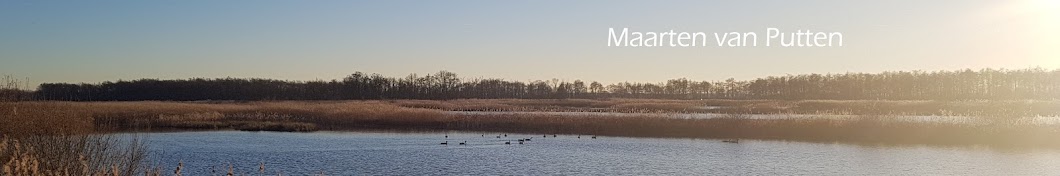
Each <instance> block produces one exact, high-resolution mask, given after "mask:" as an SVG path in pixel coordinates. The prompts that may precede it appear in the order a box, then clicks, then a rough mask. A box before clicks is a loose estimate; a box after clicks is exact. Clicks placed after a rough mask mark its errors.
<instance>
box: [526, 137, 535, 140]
mask: <svg viewBox="0 0 1060 176" xmlns="http://www.w3.org/2000/svg"><path fill="white" fill-rule="evenodd" d="M530 139H534V137H530V138H526V141H530Z"/></svg>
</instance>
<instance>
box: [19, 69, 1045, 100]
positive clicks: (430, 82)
mask: <svg viewBox="0 0 1060 176" xmlns="http://www.w3.org/2000/svg"><path fill="white" fill-rule="evenodd" d="M29 93H30V94H31V96H32V99H37V100H66V101H134V100H171V101H190V100H365V99H461V98H480V99H488V98H518V99H564V98H660V99H785V100H802V99H835V100H861V99H882V100H981V99H983V100H987V99H988V100H1011V99H1060V70H1045V69H1040V68H1037V69H1020V70H996V69H983V70H978V71H973V70H960V71H934V72H924V71H899V72H883V73H844V74H800V75H786V76H770V77H765V78H758V79H753V80H735V79H728V80H724V81H692V80H688V79H684V78H679V79H671V80H667V81H665V82H659V83H636V82H620V83H613V84H608V85H604V84H601V83H599V82H596V81H591V82H586V81H581V80H574V81H560V80H558V79H551V80H536V81H526V82H522V81H511V80H504V79H496V78H488V79H465V78H460V77H458V76H457V74H455V73H452V72H448V71H439V72H437V73H432V74H427V75H424V76H419V75H416V74H410V75H408V76H406V77H387V76H383V75H380V74H366V73H361V72H356V73H353V74H350V75H349V76H346V77H345V78H343V79H341V80H328V81H323V80H317V81H284V80H275V79H241V78H220V79H206V78H194V79H179V80H158V79H140V80H132V81H113V82H103V83H98V84H85V83H82V84H70V83H44V84H40V86H39V87H38V88H37V90H36V91H32V92H29Z"/></svg>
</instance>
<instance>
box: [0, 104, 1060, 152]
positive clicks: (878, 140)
mask: <svg viewBox="0 0 1060 176" xmlns="http://www.w3.org/2000/svg"><path fill="white" fill-rule="evenodd" d="M1051 103H1053V102H1001V103H997V102H871V101H861V102H860V103H859V102H847V101H798V102H786V101H760V100H754V101H734V100H695V101H686V100H635V99H629V100H624V99H619V100H455V101H433V100H392V101H277V102H21V103H4V104H0V110H4V111H5V112H0V114H3V115H4V117H5V118H9V119H4V121H5V122H11V123H4V124H3V127H4V128H3V129H0V130H4V131H0V132H4V133H18V132H23V131H32V130H36V131H39V132H42V133H46V132H65V131H94V132H114V131H165V130H250V131H258V130H266V131H294V132H301V131H315V130H365V129H373V130H374V129H382V130H468V131H493V132H519V133H559V134H594V135H609V136H632V137H678V138H743V139H765V140H792V141H810V142H847V143H866V144H937V145H993V146H1025V147H1060V141H1056V140H1051V139H1050V136H1057V135H1060V132H1058V131H1057V129H1060V127H1058V126H1056V125H1051V124H1037V123H1029V122H1027V120H1026V118H1019V117H1021V116H1001V115H987V114H985V113H980V114H977V115H980V116H978V117H974V118H969V119H967V120H965V121H971V122H972V123H944V122H915V121H902V120H896V119H894V118H891V116H890V115H874V114H873V113H865V114H861V115H852V117H853V118H851V119H835V118H781V119H752V118H747V115H744V114H754V113H756V112H755V111H750V110H741V111H735V112H740V113H729V114H732V115H730V116H726V117H723V118H710V119H678V118H667V117H660V116H651V115H623V116H610V115H594V114H586V115H556V114H537V113H512V114H507V113H501V114H474V113H472V114H462V113H448V112H446V111H471V110H475V111H547V110H555V111H566V110H584V111H594V110H601V109H594V108H603V110H605V111H619V112H621V111H636V112H674V111H676V110H674V109H668V108H672V107H686V106H693V107H699V106H724V107H741V108H749V109H751V108H763V107H773V108H786V109H798V108H805V109H806V110H802V111H809V110H821V109H844V112H838V111H829V112H827V113H821V112H826V111H814V112H816V113H821V114H850V113H851V112H885V111H882V110H875V111H861V110H852V109H856V108H855V107H877V109H879V108H892V107H905V106H917V105H926V106H932V107H943V106H948V107H960V108H969V107H990V106H995V105H1000V106H1003V107H1007V106H1019V107H1022V106H1025V105H1026V106H1035V107H1031V109H1032V110H1033V109H1034V108H1037V107H1038V106H1043V107H1045V106H1051V105H1052V104H1051ZM828 104H833V105H834V106H832V107H828V106H826V105H828ZM835 104H843V105H835ZM847 104H850V105H847ZM879 104H888V105H879ZM984 104H985V105H984ZM804 105H809V107H801V106H804ZM814 106H821V107H814ZM565 108H566V109H565ZM623 108H626V109H623ZM638 108H643V109H638ZM8 109H19V112H17V113H18V115H17V117H13V118H12V117H11V115H13V113H14V112H12V111H7V110H8ZM644 109H648V110H644ZM942 109H943V110H941V111H947V109H945V108H942ZM954 109H957V108H951V109H949V110H954ZM705 110H711V109H705ZM917 111H919V110H917ZM924 111H927V110H924ZM934 111H940V110H939V109H935V110H934ZM990 111H1002V110H990ZM886 112H907V111H904V109H901V108H896V109H892V110H890V111H886ZM1043 112H1045V113H1046V114H1047V113H1051V111H1043ZM757 113H761V112H757ZM785 113H789V112H784V113H779V114H785ZM907 113H908V114H916V113H915V112H907ZM950 113H951V114H960V113H975V112H972V111H964V112H959V111H958V112H950ZM789 114H791V113H789ZM895 114H900V113H895ZM1003 114H1026V112H1018V113H1003ZM822 116H826V115H822ZM23 124H36V125H38V126H39V125H44V127H45V128H41V129H24V128H23V127H24V126H25V125H23ZM48 124H51V125H48Z"/></svg>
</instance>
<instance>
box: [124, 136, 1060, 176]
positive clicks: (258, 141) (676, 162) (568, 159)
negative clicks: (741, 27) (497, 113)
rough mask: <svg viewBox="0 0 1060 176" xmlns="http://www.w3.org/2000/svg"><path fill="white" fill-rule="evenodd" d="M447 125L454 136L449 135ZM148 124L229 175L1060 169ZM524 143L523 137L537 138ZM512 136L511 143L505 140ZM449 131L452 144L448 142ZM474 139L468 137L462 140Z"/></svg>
mask: <svg viewBox="0 0 1060 176" xmlns="http://www.w3.org/2000/svg"><path fill="white" fill-rule="evenodd" d="M446 135H448V136H449V137H448V139H446V138H445V136H446ZM497 135H499V134H496V133H490V134H484V133H466V132H464V133H390V132H313V133H284V132H241V131H211V132H173V133H148V134H141V136H142V137H144V138H145V142H146V143H147V144H148V148H149V150H150V151H151V154H150V155H151V157H152V159H154V160H155V161H160V162H162V163H158V164H160V165H162V166H165V167H166V168H164V169H163V173H166V172H170V173H171V172H172V171H173V168H174V167H176V166H177V163H178V162H181V161H183V163H184V166H185V168H184V172H183V173H184V174H185V175H220V174H224V173H226V172H227V165H228V164H231V165H233V166H234V169H235V171H236V173H237V174H239V173H247V174H250V175H258V174H259V166H260V165H261V163H264V166H265V167H264V168H265V171H264V173H265V174H267V175H276V174H278V173H283V174H284V175H306V174H317V173H324V174H327V175H776V174H782V175H1058V174H1060V167H1057V166H1060V151H1057V150H992V149H988V148H982V147H933V146H860V145H849V144H825V143H804V142H783V141H754V140H741V141H740V142H739V143H725V142H721V140H703V139H658V138H626V137H607V136H599V137H598V138H597V139H591V138H590V136H586V135H583V136H580V138H578V136H576V135H559V136H558V137H552V135H548V137H542V135H541V134H508V136H507V137H504V136H501V137H500V138H497ZM530 137H533V138H532V140H531V141H529V142H526V143H525V144H518V142H517V141H516V139H519V138H530ZM509 140H511V143H512V144H510V145H506V144H504V143H505V142H508V141H509ZM445 141H448V142H449V145H440V143H441V142H445ZM464 141H467V145H458V143H460V142H464Z"/></svg>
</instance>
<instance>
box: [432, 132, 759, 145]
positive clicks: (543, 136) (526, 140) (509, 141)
mask: <svg viewBox="0 0 1060 176" xmlns="http://www.w3.org/2000/svg"><path fill="white" fill-rule="evenodd" d="M480 136H481V137H486V134H482V135H480ZM501 136H503V137H508V134H502V135H497V136H496V138H501ZM547 137H548V135H541V138H547ZM552 137H553V138H556V137H559V135H555V134H553V135H552ZM577 138H578V139H581V138H582V135H578V137H577ZM590 138H592V139H596V135H593V136H592V137H590ZM445 139H449V134H446V135H445ZM533 139H534V137H530V138H520V139H517V140H516V142H518V143H519V144H524V143H525V142H530V140H533ZM721 142H724V143H734V144H735V143H740V139H726V140H722V141H721ZM504 144H505V145H511V144H512V140H510V139H509V140H508V141H505V142H504ZM441 145H449V141H448V140H446V141H445V142H442V143H441ZM458 145H467V141H464V142H460V143H459V144H458Z"/></svg>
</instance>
